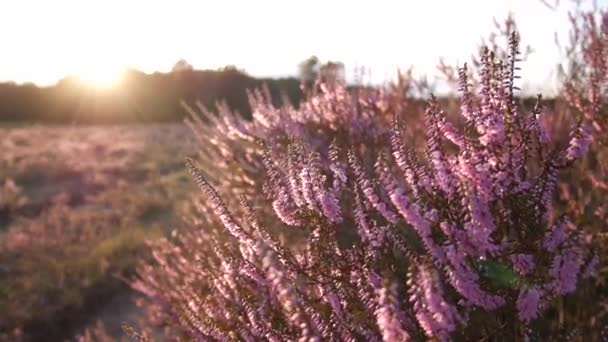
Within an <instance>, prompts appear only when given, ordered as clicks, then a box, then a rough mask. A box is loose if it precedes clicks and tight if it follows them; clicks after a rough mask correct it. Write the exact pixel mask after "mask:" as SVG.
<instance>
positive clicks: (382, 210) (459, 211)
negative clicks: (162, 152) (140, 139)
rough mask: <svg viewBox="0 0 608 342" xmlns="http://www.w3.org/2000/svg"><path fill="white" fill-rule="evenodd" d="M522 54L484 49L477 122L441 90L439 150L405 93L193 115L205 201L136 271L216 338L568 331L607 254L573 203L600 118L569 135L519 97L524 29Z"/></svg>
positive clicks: (510, 336)
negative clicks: (564, 314)
mask: <svg viewBox="0 0 608 342" xmlns="http://www.w3.org/2000/svg"><path fill="white" fill-rule="evenodd" d="M507 51H508V54H507V56H506V60H500V59H499V58H498V57H497V56H496V54H495V52H494V51H493V50H491V49H484V50H483V52H482V54H481V56H480V67H479V75H478V79H479V82H478V85H477V86H476V87H473V86H472V85H471V84H470V82H469V78H468V77H469V75H468V71H467V67H466V65H465V66H464V67H463V68H462V69H461V70H460V72H459V85H460V92H461V101H460V113H458V114H459V115H460V118H459V121H455V120H453V119H452V117H451V116H448V115H447V114H446V113H445V111H444V110H442V108H441V106H440V105H439V103H438V101H437V100H436V99H435V98H434V97H431V98H430V100H429V101H428V105H427V108H426V111H425V113H424V121H423V122H424V128H425V129H424V131H423V132H424V134H423V138H424V140H425V143H424V144H423V145H422V146H421V144H419V142H420V135H416V133H415V132H411V131H410V133H407V134H405V133H404V132H406V131H405V130H404V127H408V126H414V127H417V126H416V125H419V123H417V121H416V120H411V121H410V120H409V119H410V118H408V117H407V116H406V115H403V114H404V112H405V111H406V110H404V108H406V107H407V105H408V102H407V101H406V100H405V99H404V98H403V96H401V95H400V94H399V93H398V92H396V91H395V89H394V88H393V89H391V88H387V89H380V90H374V89H359V88H357V89H354V90H352V89H351V90H348V89H347V88H346V87H345V86H344V85H342V84H340V83H333V84H317V85H316V86H315V91H313V92H312V93H311V94H309V97H308V98H307V99H306V101H304V102H303V103H302V104H300V106H299V108H295V107H292V106H290V105H288V104H286V105H285V106H283V107H280V108H275V107H274V106H272V105H270V101H268V100H267V99H265V98H264V97H263V95H262V93H259V92H258V93H252V95H251V102H252V107H253V109H254V110H253V120H252V121H244V120H241V119H239V118H238V116H236V115H233V114H232V113H230V112H229V111H228V110H227V109H225V110H223V111H221V113H220V115H219V116H214V115H213V114H210V113H209V115H206V117H207V119H204V120H207V122H205V121H203V119H198V118H196V116H193V120H194V121H191V124H192V126H193V127H194V128H195V129H194V131H195V133H197V135H198V137H199V139H200V142H201V145H202V151H201V157H202V158H201V161H202V162H203V163H204V165H207V166H208V167H209V171H208V172H206V173H205V172H204V171H202V170H200V169H199V168H198V167H197V166H196V165H195V162H194V161H193V160H188V161H187V163H186V165H187V167H188V170H189V171H190V172H191V174H192V175H193V176H194V179H195V181H196V183H197V185H198V186H199V188H200V189H201V190H202V192H203V193H204V194H205V197H204V198H203V199H200V198H199V199H196V200H195V201H194V202H193V207H194V209H195V210H196V211H195V213H193V214H191V215H189V216H188V217H189V219H190V224H191V227H190V228H191V229H188V230H183V231H181V232H179V233H177V234H176V236H174V237H172V238H168V239H165V240H161V241H158V242H156V243H154V246H153V257H154V260H155V262H154V263H153V264H146V265H143V266H142V267H141V268H140V271H139V277H138V280H137V281H135V282H134V283H133V286H134V288H136V289H137V290H139V291H140V292H142V293H144V294H145V295H146V296H147V297H148V304H147V305H148V308H149V309H150V318H151V319H152V320H153V321H154V322H155V323H158V324H165V325H168V326H169V330H168V333H169V334H171V335H172V336H173V337H179V336H184V337H185V336H189V337H191V338H197V339H203V340H205V339H210V340H216V339H217V340H226V339H243V340H273V341H281V340H294V339H298V340H302V341H304V340H352V341H354V340H361V339H363V340H419V339H425V338H435V339H439V340H449V339H452V338H459V339H467V340H479V339H495V338H498V336H500V337H501V338H503V337H504V338H505V339H507V340H515V339H521V338H524V336H528V337H531V336H533V335H537V336H541V337H543V338H557V337H558V332H557V331H556V330H555V329H550V328H551V325H548V324H545V323H546V321H548V320H551V319H554V318H555V317H553V316H554V314H555V311H554V310H553V308H554V307H555V305H556V304H557V303H559V302H560V301H561V300H562V298H563V297H564V296H567V295H569V294H572V293H574V292H575V291H576V290H577V288H579V287H581V286H583V285H582V284H584V282H585V281H586V280H587V279H588V278H590V277H591V276H592V275H593V274H594V272H595V267H596V266H597V263H598V260H599V259H598V257H597V256H596V255H594V254H593V253H592V252H591V250H590V248H589V244H588V239H586V237H585V235H584V234H583V231H582V230H581V228H580V227H576V226H575V225H574V224H573V223H572V221H571V220H570V219H569V218H568V217H567V216H565V215H563V212H562V211H561V210H559V208H557V207H556V206H555V196H556V189H557V186H558V183H559V177H560V175H561V174H562V171H563V170H567V169H568V168H571V167H572V166H573V165H575V164H576V163H577V160H579V159H580V158H581V157H583V156H584V155H585V153H586V151H587V149H588V148H589V144H590V140H591V135H590V132H589V131H588V129H587V127H588V126H587V125H588V122H589V120H590V117H591V116H592V114H593V113H589V112H588V108H579V109H580V110H582V112H577V114H578V117H576V120H575V121H576V125H574V127H573V128H571V129H570V131H569V138H568V139H567V140H565V141H559V140H557V139H553V138H552V137H551V136H550V130H549V129H547V127H545V126H544V125H543V122H542V120H541V119H540V117H542V116H543V107H542V100H541V98H540V96H539V99H538V100H539V101H538V103H537V105H536V106H535V107H534V109H533V110H532V111H531V112H527V111H525V110H523V109H522V108H521V107H520V106H519V105H518V103H517V97H516V89H517V88H516V84H515V81H516V80H517V79H518V78H519V76H518V75H517V71H518V70H519V69H518V67H517V63H518V62H519V57H518V56H519V37H518V35H517V34H516V33H512V34H511V35H510V37H509V48H508V50H507ZM474 88H476V89H474ZM596 100H597V99H596V98H594V97H591V101H590V102H591V103H594V101H596ZM591 108H593V107H591ZM404 136H406V137H407V142H406V140H405V139H404ZM416 137H418V139H416ZM262 175H265V177H264V178H265V181H264V182H261V181H260V179H262ZM212 184H215V186H213V185H212ZM560 328H564V327H560ZM566 328H567V327H566ZM570 328H572V329H573V328H577V327H575V326H573V327H570Z"/></svg>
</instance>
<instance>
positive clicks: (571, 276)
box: [549, 245, 583, 295]
mask: <svg viewBox="0 0 608 342" xmlns="http://www.w3.org/2000/svg"><path fill="white" fill-rule="evenodd" d="M582 263H583V254H582V251H581V250H580V248H579V247H578V246H573V245H569V246H566V247H565V248H563V249H562V250H560V251H559V252H558V254H556V255H555V256H554V257H553V260H552V262H551V268H550V269H549V274H550V275H551V278H552V282H551V283H550V284H549V288H550V289H551V290H553V292H555V293H557V294H560V295H564V294H568V293H571V292H573V291H574V290H576V283H577V277H578V273H579V271H580V268H581V266H582Z"/></svg>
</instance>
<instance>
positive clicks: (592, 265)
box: [581, 255, 600, 279]
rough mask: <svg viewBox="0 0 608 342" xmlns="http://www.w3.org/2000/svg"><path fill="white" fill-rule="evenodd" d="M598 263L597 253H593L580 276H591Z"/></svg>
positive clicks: (595, 270) (584, 277)
mask: <svg viewBox="0 0 608 342" xmlns="http://www.w3.org/2000/svg"><path fill="white" fill-rule="evenodd" d="M599 263H600V258H599V257H598V256H597V255H594V256H593V257H592V258H591V260H590V261H589V262H588V263H587V265H586V266H585V268H584V270H583V272H582V273H581V278H582V279H588V278H590V277H593V276H594V275H595V273H596V272H597V266H598V265H599Z"/></svg>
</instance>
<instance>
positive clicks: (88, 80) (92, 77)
mask: <svg viewBox="0 0 608 342" xmlns="http://www.w3.org/2000/svg"><path fill="white" fill-rule="evenodd" d="M77 75H78V78H79V79H80V80H81V81H82V82H84V83H85V84H87V85H89V86H91V87H93V88H99V89H109V88H115V87H117V86H118V85H120V83H121V81H122V79H123V75H124V71H123V70H122V69H120V68H99V67H97V68H95V67H93V68H90V69H87V70H82V71H79V72H78V73H77Z"/></svg>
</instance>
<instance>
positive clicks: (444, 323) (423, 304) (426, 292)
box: [408, 265, 463, 341]
mask: <svg viewBox="0 0 608 342" xmlns="http://www.w3.org/2000/svg"><path fill="white" fill-rule="evenodd" d="M408 285H409V286H410V301H411V302H412V303H413V304H414V310H415V312H416V318H417V320H418V323H420V326H421V327H422V329H423V330H424V332H425V334H426V335H427V336H428V337H437V338H439V339H440V340H441V341H448V340H449V338H450V334H451V333H452V332H453V331H455V330H456V327H457V325H458V324H459V323H462V321H463V319H462V317H461V316H460V314H459V313H458V311H457V310H456V307H454V306H453V305H451V304H450V303H448V302H447V301H446V299H445V297H444V293H443V289H442V287H441V282H440V279H439V278H438V276H437V274H436V273H435V272H433V271H432V270H431V269H430V268H429V267H427V266H422V265H421V266H419V267H418V270H417V274H416V275H415V276H414V278H412V279H409V280H408Z"/></svg>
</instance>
